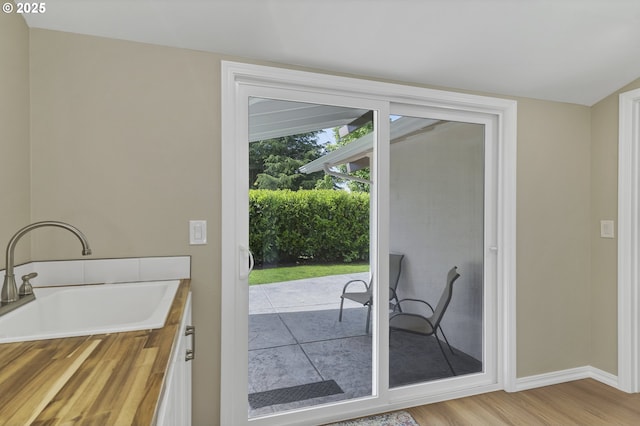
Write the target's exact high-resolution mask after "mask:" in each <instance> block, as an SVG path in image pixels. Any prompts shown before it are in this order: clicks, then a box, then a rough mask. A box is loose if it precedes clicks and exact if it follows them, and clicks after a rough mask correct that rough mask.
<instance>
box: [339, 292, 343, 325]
mask: <svg viewBox="0 0 640 426" xmlns="http://www.w3.org/2000/svg"><path fill="white" fill-rule="evenodd" d="M342 305H344V297H341V298H340V315H339V316H338V322H342Z"/></svg>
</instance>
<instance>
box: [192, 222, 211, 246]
mask: <svg viewBox="0 0 640 426" xmlns="http://www.w3.org/2000/svg"><path fill="white" fill-rule="evenodd" d="M189 244H191V245H201V244H207V221H206V220H190V221H189Z"/></svg>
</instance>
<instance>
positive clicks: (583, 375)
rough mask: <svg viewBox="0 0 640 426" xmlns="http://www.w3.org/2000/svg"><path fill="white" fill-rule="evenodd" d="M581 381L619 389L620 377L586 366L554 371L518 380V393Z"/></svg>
mask: <svg viewBox="0 0 640 426" xmlns="http://www.w3.org/2000/svg"><path fill="white" fill-rule="evenodd" d="M580 379H594V380H597V381H599V382H602V383H604V384H606V385H608V386H611V387H614V388H616V389H619V387H618V376H615V375H613V374H611V373H607V372H606V371H604V370H600V369H599V368H595V367H591V366H584V367H577V368H570V369H568V370H561V371H553V372H551V373H544V374H538V375H535V376H528V377H522V378H519V379H516V389H515V390H516V392H518V391H523V390H527V389H533V388H539V387H542V386H550V385H557V384H559V383H565V382H571V381H574V380H580Z"/></svg>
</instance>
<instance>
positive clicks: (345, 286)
mask: <svg viewBox="0 0 640 426" xmlns="http://www.w3.org/2000/svg"><path fill="white" fill-rule="evenodd" d="M353 283H362V284H364V288H365V289H366V291H369V284H367V282H366V281H364V280H351V281H348V282H347V283H346V284H345V285H344V287H343V288H342V294H344V293H345V292H346V291H347V287H349V286H350V285H351V284H353Z"/></svg>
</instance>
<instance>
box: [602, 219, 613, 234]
mask: <svg viewBox="0 0 640 426" xmlns="http://www.w3.org/2000/svg"><path fill="white" fill-rule="evenodd" d="M600 237H601V238H615V231H614V223H613V220H601V221H600Z"/></svg>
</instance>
